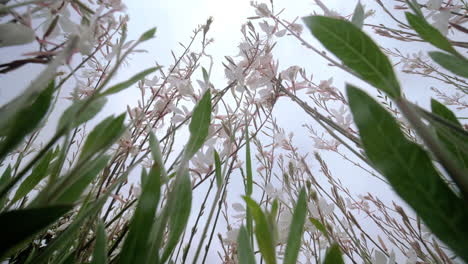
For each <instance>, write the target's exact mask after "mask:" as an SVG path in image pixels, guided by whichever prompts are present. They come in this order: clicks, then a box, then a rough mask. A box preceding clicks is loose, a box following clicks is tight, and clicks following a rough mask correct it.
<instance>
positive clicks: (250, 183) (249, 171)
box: [245, 125, 253, 196]
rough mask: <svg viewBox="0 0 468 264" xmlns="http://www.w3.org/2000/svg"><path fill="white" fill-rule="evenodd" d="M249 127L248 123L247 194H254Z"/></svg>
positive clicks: (246, 155)
mask: <svg viewBox="0 0 468 264" xmlns="http://www.w3.org/2000/svg"><path fill="white" fill-rule="evenodd" d="M249 137H250V136H249V129H248V127H247V125H246V128H245V169H246V173H247V183H246V188H245V194H246V195H247V196H251V195H252V191H253V180H252V158H251V156H250V138H249Z"/></svg>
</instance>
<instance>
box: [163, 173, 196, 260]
mask: <svg viewBox="0 0 468 264" xmlns="http://www.w3.org/2000/svg"><path fill="white" fill-rule="evenodd" d="M181 175H182V177H181V178H180V181H178V179H177V177H179V176H177V177H176V184H175V186H174V189H173V190H172V192H171V193H170V194H169V197H168V201H169V200H170V201H171V206H170V207H168V209H169V222H168V223H169V235H168V239H167V242H166V247H165V248H164V252H163V254H162V257H161V262H162V263H164V262H165V261H166V260H168V258H169V256H170V255H171V253H172V251H173V250H174V248H175V247H176V245H177V243H178V242H179V239H180V236H181V235H182V233H183V232H184V230H185V227H186V225H187V222H188V219H189V216H190V210H191V207H192V182H191V181H190V176H189V173H188V170H186V169H185V170H184V172H183V173H182V174H181Z"/></svg>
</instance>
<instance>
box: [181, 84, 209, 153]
mask: <svg viewBox="0 0 468 264" xmlns="http://www.w3.org/2000/svg"><path fill="white" fill-rule="evenodd" d="M210 121H211V92H210V90H209V89H208V90H207V91H206V92H205V94H204V95H203V97H202V99H201V100H200V101H199V102H198V104H197V105H196V106H195V109H193V114H192V120H191V121H190V125H189V131H190V138H189V141H188V143H187V146H185V153H184V158H183V160H184V161H188V160H190V159H191V158H192V157H193V155H195V153H197V151H198V150H199V149H200V148H201V147H202V146H203V143H205V140H206V137H207V136H208V129H209V128H210Z"/></svg>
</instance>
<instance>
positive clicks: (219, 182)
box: [214, 150, 223, 188]
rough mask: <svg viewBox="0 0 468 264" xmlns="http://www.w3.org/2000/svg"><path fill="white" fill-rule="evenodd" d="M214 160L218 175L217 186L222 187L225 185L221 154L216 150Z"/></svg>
mask: <svg viewBox="0 0 468 264" xmlns="http://www.w3.org/2000/svg"><path fill="white" fill-rule="evenodd" d="M214 161H215V175H216V186H218V188H221V186H223V175H222V173H221V160H220V159H219V154H218V152H217V151H216V150H215V151H214Z"/></svg>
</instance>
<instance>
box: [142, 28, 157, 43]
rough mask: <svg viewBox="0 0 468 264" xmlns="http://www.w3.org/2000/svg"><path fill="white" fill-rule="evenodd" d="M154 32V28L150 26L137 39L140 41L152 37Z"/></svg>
mask: <svg viewBox="0 0 468 264" xmlns="http://www.w3.org/2000/svg"><path fill="white" fill-rule="evenodd" d="M154 33H156V28H152V29H150V30H148V31H146V32H145V33H143V34H142V35H141V37H140V39H139V40H138V41H140V42H142V41H147V40H149V39H152V38H153V37H154Z"/></svg>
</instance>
